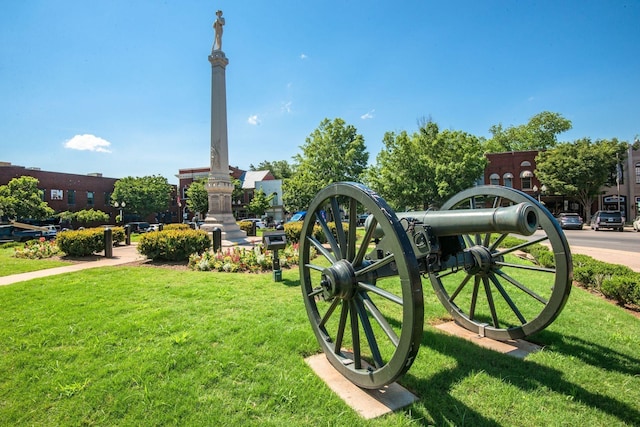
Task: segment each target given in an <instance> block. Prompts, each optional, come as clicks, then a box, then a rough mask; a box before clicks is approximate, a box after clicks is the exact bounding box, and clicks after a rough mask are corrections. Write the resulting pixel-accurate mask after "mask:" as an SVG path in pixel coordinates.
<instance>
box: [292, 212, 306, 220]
mask: <svg viewBox="0 0 640 427" xmlns="http://www.w3.org/2000/svg"><path fill="white" fill-rule="evenodd" d="M306 215H307V211H300V212H296V213H294V214H293V216H292V217H291V219H290V220H289V221H287V222H296V221H304V217H305V216H306Z"/></svg>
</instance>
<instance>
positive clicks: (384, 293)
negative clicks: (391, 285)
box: [358, 282, 402, 305]
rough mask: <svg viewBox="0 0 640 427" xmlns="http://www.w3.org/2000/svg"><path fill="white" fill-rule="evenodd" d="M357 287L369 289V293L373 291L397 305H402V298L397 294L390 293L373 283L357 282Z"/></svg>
mask: <svg viewBox="0 0 640 427" xmlns="http://www.w3.org/2000/svg"><path fill="white" fill-rule="evenodd" d="M358 287H360V288H361V289H364V290H366V291H369V292H371V293H374V294H376V295H380V296H381V297H382V298H386V299H388V300H389V301H391V302H395V303H396V304H398V305H402V298H401V297H399V296H397V295H396V294H392V293H391V292H389V291H386V290H384V289H382V288H379V287H377V286H374V285H370V284H368V283H365V282H358Z"/></svg>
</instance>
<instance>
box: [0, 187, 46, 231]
mask: <svg viewBox="0 0 640 427" xmlns="http://www.w3.org/2000/svg"><path fill="white" fill-rule="evenodd" d="M38 183H39V181H38V179H36V178H34V177H31V176H21V177H19V178H13V179H12V180H11V181H9V182H8V183H7V185H0V217H6V218H9V219H14V220H15V219H27V218H30V219H46V218H50V217H51V216H53V214H54V211H53V209H52V208H50V207H49V204H48V203H47V202H45V201H43V200H42V199H43V191H42V190H39V189H38Z"/></svg>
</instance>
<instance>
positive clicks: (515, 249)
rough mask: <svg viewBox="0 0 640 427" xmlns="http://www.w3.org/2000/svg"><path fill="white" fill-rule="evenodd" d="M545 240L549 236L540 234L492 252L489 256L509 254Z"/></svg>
mask: <svg viewBox="0 0 640 427" xmlns="http://www.w3.org/2000/svg"><path fill="white" fill-rule="evenodd" d="M545 240H549V236H542V237H539V238H537V239H535V240H530V241H528V242H524V243H521V244H519V245H516V246H514V247H512V248H507V249H504V250H502V251H498V252H494V253H493V254H492V255H491V256H493V257H494V258H496V257H499V256H502V255H506V254H510V253H512V252H515V251H519V250H522V249H524V248H526V247H529V246H531V245H534V244H536V243H540V242H544V241H545Z"/></svg>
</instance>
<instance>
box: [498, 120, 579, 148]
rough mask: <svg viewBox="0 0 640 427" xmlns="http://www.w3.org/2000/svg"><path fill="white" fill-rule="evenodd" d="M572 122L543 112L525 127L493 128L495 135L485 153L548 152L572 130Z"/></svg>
mask: <svg viewBox="0 0 640 427" xmlns="http://www.w3.org/2000/svg"><path fill="white" fill-rule="evenodd" d="M571 127H572V124H571V121H570V120H568V119H565V118H564V117H562V115H560V114H559V113H551V112H549V111H543V112H542V113H539V114H536V115H535V116H533V117H532V118H531V119H530V120H529V122H528V123H527V124H525V125H519V126H509V127H508V128H506V129H505V128H503V127H502V124H498V125H494V126H491V128H490V129H489V131H490V132H491V134H492V135H493V136H492V137H491V138H490V139H488V140H487V141H486V142H485V152H487V153H503V152H508V151H529V150H546V149H549V148H552V147H554V146H556V144H557V143H558V139H557V138H558V135H559V134H561V133H562V132H566V131H568V130H569V129H571Z"/></svg>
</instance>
